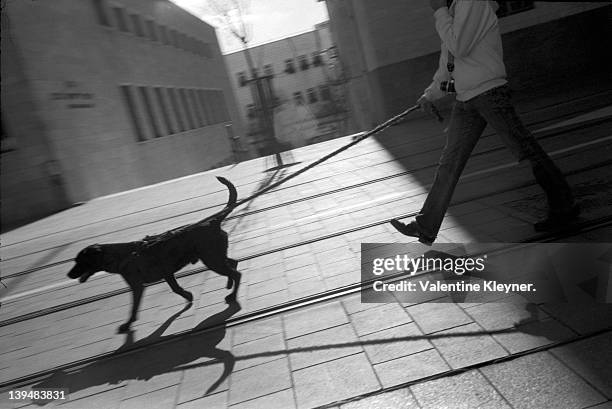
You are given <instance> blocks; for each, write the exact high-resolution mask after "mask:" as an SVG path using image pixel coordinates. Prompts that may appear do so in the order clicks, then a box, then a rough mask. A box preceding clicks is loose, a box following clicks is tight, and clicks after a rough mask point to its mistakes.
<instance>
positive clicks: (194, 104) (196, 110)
mask: <svg viewBox="0 0 612 409" xmlns="http://www.w3.org/2000/svg"><path fill="white" fill-rule="evenodd" d="M187 94H188V96H189V102H190V105H191V109H192V111H193V116H194V118H195V121H196V126H197V127H198V128H201V127H203V126H204V118H203V116H202V114H201V112H202V110H201V109H200V103H199V101H198V97H197V95H196V92H195V90H193V89H188V90H187Z"/></svg>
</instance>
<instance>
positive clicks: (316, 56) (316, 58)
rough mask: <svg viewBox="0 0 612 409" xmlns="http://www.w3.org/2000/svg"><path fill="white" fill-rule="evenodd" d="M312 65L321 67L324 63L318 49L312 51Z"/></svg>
mask: <svg viewBox="0 0 612 409" xmlns="http://www.w3.org/2000/svg"><path fill="white" fill-rule="evenodd" d="M312 65H314V66H315V67H319V66H321V65H323V58H322V57H321V53H320V52H318V51H316V52H314V53H312Z"/></svg>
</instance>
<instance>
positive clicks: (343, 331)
mask: <svg viewBox="0 0 612 409" xmlns="http://www.w3.org/2000/svg"><path fill="white" fill-rule="evenodd" d="M287 344H288V347H289V352H290V353H289V360H290V361H291V369H292V370H294V371H295V370H298V369H302V368H305V367H307V366H312V365H317V364H320V363H322V362H327V361H331V360H333V359H337V358H341V357H343V356H347V355H353V354H357V353H360V352H363V349H362V348H361V346H360V345H359V339H358V338H357V335H356V334H355V331H354V330H353V328H352V327H351V326H350V325H349V324H345V325H341V326H339V327H334V328H329V329H326V330H322V331H318V332H314V333H311V334H308V335H304V336H301V337H297V338H292V339H290V340H288V341H287ZM345 344H349V345H345Z"/></svg>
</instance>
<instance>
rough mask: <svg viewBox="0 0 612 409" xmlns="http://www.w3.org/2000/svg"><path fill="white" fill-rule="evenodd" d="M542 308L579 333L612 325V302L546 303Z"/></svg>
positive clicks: (586, 332)
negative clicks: (582, 303)
mask: <svg viewBox="0 0 612 409" xmlns="http://www.w3.org/2000/svg"><path fill="white" fill-rule="evenodd" d="M541 308H542V309H543V310H544V311H546V312H547V313H549V314H550V315H551V316H553V317H555V318H556V319H557V320H559V321H561V322H562V323H564V324H565V325H567V326H568V327H570V328H571V329H573V330H574V331H576V332H578V333H579V334H589V333H592V332H595V331H598V330H601V329H605V328H609V327H610V326H612V304H584V305H577V304H567V303H565V304H544V305H542V306H541Z"/></svg>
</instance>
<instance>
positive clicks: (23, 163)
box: [1, 0, 242, 227]
mask: <svg viewBox="0 0 612 409" xmlns="http://www.w3.org/2000/svg"><path fill="white" fill-rule="evenodd" d="M235 107H236V104H235V100H234V96H233V93H232V91H231V85H230V82H229V79H228V75H227V71H226V66H225V61H224V60H223V57H222V55H221V52H220V50H219V45H218V42H217V37H216V34H215V30H214V28H213V27H212V26H210V25H208V24H206V23H204V22H203V21H201V20H199V19H198V18H196V17H194V16H192V15H191V14H189V13H187V12H186V11H184V10H182V9H181V8H179V7H177V6H176V5H174V4H173V3H171V2H169V1H167V0H53V1H11V2H6V4H3V13H2V154H1V155H2V156H1V164H2V169H1V177H2V191H1V194H2V224H3V226H4V227H6V226H7V225H11V224H13V223H17V222H19V221H24V220H28V219H33V218H36V217H40V216H43V215H45V214H49V213H51V212H54V211H57V210H60V209H63V208H66V207H67V206H70V205H72V204H74V203H77V202H82V201H86V200H89V199H92V198H95V197H97V196H101V195H107V194H110V193H114V192H119V191H123V190H126V189H131V188H135V187H139V186H143V185H148V184H152V183H156V182H160V181H163V180H167V179H172V178H176V177H179V176H183V175H187V174H191V173H195V172H198V171H203V170H206V169H210V168H213V167H216V166H219V165H223V164H227V163H230V162H231V161H232V160H233V151H232V141H231V140H230V138H228V134H229V133H231V132H228V131H230V130H229V129H227V126H228V125H232V127H233V128H234V129H233V133H234V134H237V135H240V134H241V133H242V128H241V124H240V120H239V116H238V113H237V111H236V108H235Z"/></svg>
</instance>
